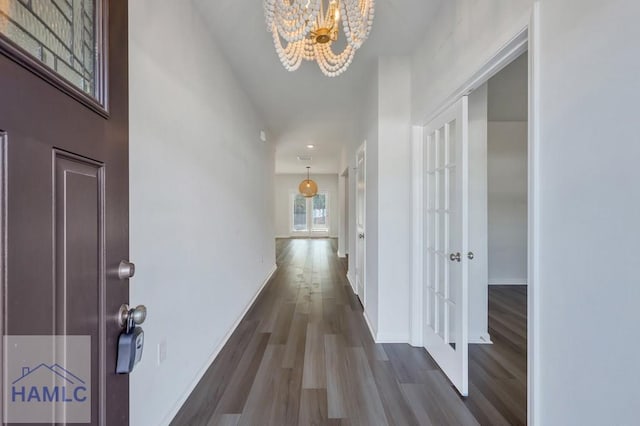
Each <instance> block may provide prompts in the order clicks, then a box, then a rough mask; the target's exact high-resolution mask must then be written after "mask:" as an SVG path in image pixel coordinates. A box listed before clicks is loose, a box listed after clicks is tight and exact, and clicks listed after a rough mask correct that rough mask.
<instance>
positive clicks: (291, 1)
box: [263, 0, 375, 77]
mask: <svg viewBox="0 0 640 426" xmlns="http://www.w3.org/2000/svg"><path fill="white" fill-rule="evenodd" d="M374 1H375V0H263V4H264V9H265V19H266V22H267V28H268V30H269V31H271V32H272V36H273V43H274V46H275V48H276V52H277V53H278V57H279V58H280V61H281V62H282V65H284V67H285V68H286V69H287V70H289V71H295V70H297V69H298V68H299V67H300V64H301V63H302V60H308V61H312V60H315V61H316V62H317V63H318V66H319V67H320V70H321V71H322V72H323V73H324V74H325V75H327V76H329V77H335V76H337V75H340V74H342V73H343V72H344V71H345V70H346V69H347V68H348V67H349V65H350V64H351V62H352V61H353V58H354V55H355V51H356V50H358V49H359V48H360V47H361V46H362V44H363V43H364V41H365V40H366V39H367V38H368V36H369V33H370V32H371V26H372V24H373V17H374V12H375V7H374ZM340 27H342V31H343V32H344V35H345V39H346V42H347V43H346V47H345V49H344V50H343V51H342V52H341V53H339V54H335V53H334V52H333V49H332V44H333V42H335V41H337V40H338V37H339V35H338V34H339V32H340ZM283 40H284V43H286V46H283V44H284V43H283Z"/></svg>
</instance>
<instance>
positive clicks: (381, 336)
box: [362, 310, 409, 343]
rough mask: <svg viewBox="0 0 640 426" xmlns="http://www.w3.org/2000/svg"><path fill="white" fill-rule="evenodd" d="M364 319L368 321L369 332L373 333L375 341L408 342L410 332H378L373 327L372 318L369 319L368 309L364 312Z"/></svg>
mask: <svg viewBox="0 0 640 426" xmlns="http://www.w3.org/2000/svg"><path fill="white" fill-rule="evenodd" d="M362 314H363V316H364V321H365V322H366V323H367V327H369V332H370V333H371V337H373V341H374V342H376V343H408V342H409V335H408V334H397V335H396V334H392V333H378V332H377V331H375V329H374V328H373V325H372V324H371V320H370V319H369V315H367V311H366V310H365V311H364V312H363V313H362Z"/></svg>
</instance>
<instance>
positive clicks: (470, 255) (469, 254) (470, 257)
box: [467, 251, 476, 260]
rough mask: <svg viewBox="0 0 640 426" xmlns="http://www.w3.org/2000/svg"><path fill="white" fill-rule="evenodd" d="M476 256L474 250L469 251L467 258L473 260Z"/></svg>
mask: <svg viewBox="0 0 640 426" xmlns="http://www.w3.org/2000/svg"><path fill="white" fill-rule="evenodd" d="M474 257H476V255H475V254H473V252H472V251H470V252H469V253H467V258H468V259H469V260H473V258H474Z"/></svg>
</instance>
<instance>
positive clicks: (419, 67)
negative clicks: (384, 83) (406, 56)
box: [411, 0, 533, 125]
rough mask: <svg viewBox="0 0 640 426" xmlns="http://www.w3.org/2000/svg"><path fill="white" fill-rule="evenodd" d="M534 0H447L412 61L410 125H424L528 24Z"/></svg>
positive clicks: (431, 23) (443, 2)
mask: <svg viewBox="0 0 640 426" xmlns="http://www.w3.org/2000/svg"><path fill="white" fill-rule="evenodd" d="M532 4H533V0H482V1H469V0H446V1H442V2H441V6H440V9H439V10H438V14H437V16H436V18H435V19H432V20H431V21H430V22H429V25H428V26H427V27H428V29H427V33H426V36H425V38H424V41H423V42H422V43H421V44H420V45H419V47H418V48H417V49H416V52H415V53H414V55H413V58H412V102H411V104H412V108H411V115H412V118H413V122H414V124H420V125H424V124H427V123H425V122H424V120H426V119H428V118H429V115H431V114H433V113H434V112H435V110H436V109H437V108H439V107H440V106H441V104H442V102H444V101H445V100H446V99H447V98H448V97H449V96H451V95H453V93H454V92H455V91H456V90H457V89H458V88H459V87H460V86H461V85H462V84H463V83H464V82H465V81H466V80H467V79H468V78H469V77H471V75H470V73H472V72H475V71H477V70H478V69H480V67H481V66H482V65H484V64H485V63H486V62H487V61H488V60H489V59H490V58H491V57H492V56H493V55H494V54H495V52H497V51H498V50H499V49H500V48H501V47H502V46H504V45H505V44H506V43H507V42H508V41H509V40H510V39H511V38H512V37H513V36H514V35H515V34H516V33H517V31H518V30H519V29H521V28H523V27H524V26H525V25H526V24H528V23H529V15H530V8H531V5H532Z"/></svg>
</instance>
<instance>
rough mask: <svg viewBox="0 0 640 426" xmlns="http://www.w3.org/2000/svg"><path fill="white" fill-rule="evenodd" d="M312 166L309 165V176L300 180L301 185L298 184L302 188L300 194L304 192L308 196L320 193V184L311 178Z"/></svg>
mask: <svg viewBox="0 0 640 426" xmlns="http://www.w3.org/2000/svg"><path fill="white" fill-rule="evenodd" d="M310 168H311V167H310V166H307V178H306V179H305V180H303V181H302V182H300V186H298V189H299V190H300V194H302V195H303V196H305V197H306V198H311V197H315V196H316V194H317V193H318V184H317V183H315V182H314V181H312V180H311V179H310V178H309V169H310Z"/></svg>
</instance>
